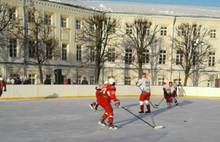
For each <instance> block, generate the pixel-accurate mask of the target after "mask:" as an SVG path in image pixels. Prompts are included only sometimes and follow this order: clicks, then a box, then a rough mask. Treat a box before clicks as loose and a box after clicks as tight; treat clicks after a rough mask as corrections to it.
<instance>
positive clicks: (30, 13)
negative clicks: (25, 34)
mask: <svg viewBox="0 0 220 142" xmlns="http://www.w3.org/2000/svg"><path fill="white" fill-rule="evenodd" d="M34 21H35V19H34V12H32V11H29V12H28V22H30V23H34Z"/></svg>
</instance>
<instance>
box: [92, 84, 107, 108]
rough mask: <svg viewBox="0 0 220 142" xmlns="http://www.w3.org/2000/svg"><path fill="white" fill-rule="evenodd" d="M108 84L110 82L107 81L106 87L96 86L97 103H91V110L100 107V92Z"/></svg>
mask: <svg viewBox="0 0 220 142" xmlns="http://www.w3.org/2000/svg"><path fill="white" fill-rule="evenodd" d="M107 84H108V81H105V83H104V85H102V84H100V85H99V86H96V87H95V89H96V93H95V95H96V101H94V102H93V103H91V104H90V105H89V106H90V108H91V109H95V110H97V109H98V106H99V103H98V98H99V95H100V91H101V90H102V88H104V87H105V86H106V85H107Z"/></svg>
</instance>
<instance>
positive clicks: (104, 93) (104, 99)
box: [98, 78, 120, 129]
mask: <svg viewBox="0 0 220 142" xmlns="http://www.w3.org/2000/svg"><path fill="white" fill-rule="evenodd" d="M108 83H109V84H108V85H106V86H105V87H103V88H102V90H101V94H100V96H99V99H98V103H99V104H100V106H101V107H103V109H104V110H105V112H104V114H103V115H102V117H101V119H100V121H99V122H98V124H99V125H101V126H106V123H105V120H106V119H107V118H108V127H109V129H117V126H115V125H114V124H113V116H114V114H113V108H112V106H111V100H113V101H114V102H115V105H116V106H117V107H119V106H120V101H119V100H118V99H117V98H116V94H115V91H116V88H115V83H116V81H115V79H114V78H109V82H108Z"/></svg>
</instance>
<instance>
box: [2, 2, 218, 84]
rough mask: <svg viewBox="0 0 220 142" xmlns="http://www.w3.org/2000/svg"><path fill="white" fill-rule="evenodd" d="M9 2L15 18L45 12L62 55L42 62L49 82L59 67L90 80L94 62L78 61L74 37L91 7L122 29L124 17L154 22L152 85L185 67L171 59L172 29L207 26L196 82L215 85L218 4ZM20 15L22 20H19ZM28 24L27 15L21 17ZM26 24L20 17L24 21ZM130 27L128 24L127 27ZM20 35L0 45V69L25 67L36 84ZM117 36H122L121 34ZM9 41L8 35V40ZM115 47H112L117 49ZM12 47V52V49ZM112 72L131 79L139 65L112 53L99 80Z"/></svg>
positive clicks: (68, 75)
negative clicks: (156, 51) (156, 42)
mask: <svg viewBox="0 0 220 142" xmlns="http://www.w3.org/2000/svg"><path fill="white" fill-rule="evenodd" d="M1 2H6V3H8V4H9V7H11V8H12V9H13V10H12V11H11V15H12V17H13V16H14V18H15V19H14V20H16V19H19V18H20V19H22V18H23V17H24V15H27V14H29V13H28V9H29V8H32V7H34V8H36V9H37V10H39V11H43V12H44V16H45V20H46V21H47V23H48V25H50V27H52V29H53V32H52V33H53V34H54V35H55V36H56V37H57V38H58V40H59V41H60V47H61V48H62V53H61V54H62V55H61V58H60V60H53V59H52V60H48V61H46V62H45V63H44V64H43V74H44V76H45V77H46V75H50V76H51V79H52V82H55V80H56V79H55V75H54V70H55V69H59V71H62V76H63V77H64V78H66V79H71V81H70V82H71V84H72V79H73V78H77V79H78V82H81V80H82V78H83V77H86V78H87V79H88V81H89V84H93V83H94V78H95V75H94V73H95V68H92V67H89V66H84V65H83V64H82V61H83V58H85V55H83V51H84V50H85V48H84V47H81V46H80V45H79V44H77V42H76V33H77V32H80V30H81V28H82V24H83V19H84V18H86V17H89V16H91V15H93V14H94V13H101V12H105V13H106V14H107V15H108V16H111V17H114V18H116V19H119V20H120V28H121V29H120V31H121V32H122V33H123V32H124V33H126V30H129V27H127V26H126V23H132V22H133V21H134V20H135V19H137V18H147V19H149V20H150V21H151V22H152V25H158V27H159V29H160V32H158V35H157V36H159V37H160V38H162V39H163V42H162V43H161V51H162V52H161V53H160V54H161V58H159V59H158V60H161V62H160V64H159V65H158V68H159V71H158V73H157V76H156V77H155V78H154V80H155V85H161V83H162V81H166V82H168V81H170V80H172V81H174V80H177V82H178V80H179V81H180V82H181V83H182V84H183V80H184V72H183V70H182V69H181V67H179V66H178V65H176V64H175V63H173V62H175V61H174V60H175V59H176V58H179V57H178V54H177V53H176V52H175V51H174V50H173V43H172V40H170V39H171V38H175V37H176V36H177V35H176V33H175V29H176V28H177V27H178V25H180V24H181V23H189V24H194V23H196V24H200V25H202V26H203V27H205V28H207V29H208V30H209V31H210V37H209V38H208V39H207V42H208V43H209V44H210V45H211V51H212V52H211V53H210V54H209V56H208V58H207V61H206V62H207V63H205V64H206V65H207V66H206V67H205V68H204V69H203V70H201V71H200V73H199V76H200V77H199V85H198V86H210V87H213V86H215V82H214V80H215V79H216V78H220V66H219V63H220V62H219V59H220V53H219V47H220V46H219V43H220V39H219V38H218V33H219V30H220V29H219V25H220V8H217V7H211V8H210V7H196V6H178V5H159V4H147V3H131V2H107V1H103V2H100V1H99V2H97V1H96V2H94V1H80V0H79V1H78V0H1ZM23 21H25V20H23ZM26 22H27V24H28V20H26ZM23 24H25V22H23ZM130 30H131V29H130ZM18 40H19V39H17V40H16V41H14V44H10V45H11V46H10V48H13V50H10V48H7V47H4V48H2V49H0V55H1V56H0V74H2V75H3V76H4V77H5V78H7V77H8V75H9V74H13V75H17V74H19V75H20V76H21V77H22V76H23V75H24V74H25V73H27V74H28V76H29V78H30V79H31V80H32V84H39V71H38V68H37V67H36V65H34V64H31V62H28V61H29V59H27V63H26V64H24V59H23V56H22V52H23V51H22V50H21V46H22V45H21V44H19V43H20V42H18ZM119 40H123V37H120V38H119ZM10 42H13V41H10ZM117 50H118V49H117V48H116V49H115V51H114V52H118V51H117ZM12 52H13V53H12ZM132 54H135V52H134V51H124V53H123V55H126V56H130V55H132ZM143 70H144V71H145V72H146V73H147V75H148V77H149V79H150V80H151V75H150V65H149V64H144V65H143ZM110 76H114V77H115V78H116V80H117V84H128V85H129V84H130V85H134V84H135V82H136V81H137V79H138V69H137V68H136V67H135V66H133V65H128V64H126V63H125V60H124V58H117V59H116V60H115V61H113V62H112V61H111V62H106V63H105V64H104V67H103V69H102V70H101V73H100V83H101V82H104V80H106V79H107V78H108V77H110ZM192 81H193V76H192V75H191V76H190V78H189V79H188V83H187V86H192Z"/></svg>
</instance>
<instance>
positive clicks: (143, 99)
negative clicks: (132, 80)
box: [136, 72, 151, 113]
mask: <svg viewBox="0 0 220 142" xmlns="http://www.w3.org/2000/svg"><path fill="white" fill-rule="evenodd" d="M136 86H138V87H139V88H140V89H141V95H140V98H139V103H140V112H139V113H144V104H146V108H147V111H146V112H145V113H151V109H150V103H149V100H150V95H151V94H150V81H149V80H148V79H147V78H146V73H144V72H143V73H142V78H141V79H139V80H138V81H137V82H136Z"/></svg>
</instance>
